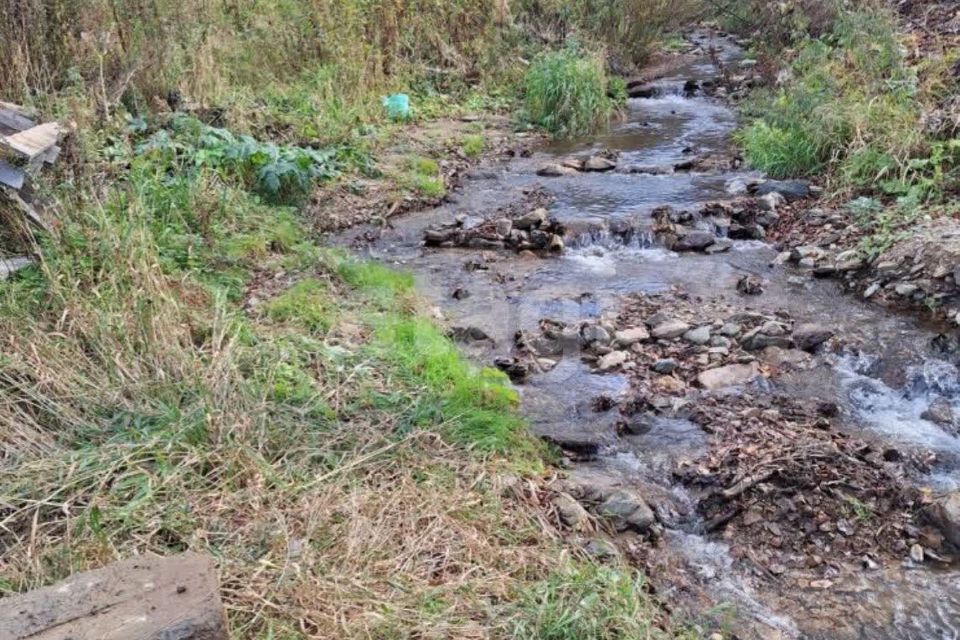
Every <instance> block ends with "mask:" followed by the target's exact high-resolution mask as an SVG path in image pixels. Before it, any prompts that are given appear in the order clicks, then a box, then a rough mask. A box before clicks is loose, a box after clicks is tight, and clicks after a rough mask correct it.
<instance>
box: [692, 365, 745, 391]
mask: <svg viewBox="0 0 960 640" xmlns="http://www.w3.org/2000/svg"><path fill="white" fill-rule="evenodd" d="M759 375H760V365H758V364H757V363H756V362H751V363H749V364H730V365H727V366H725V367H717V368H715V369H707V370H706V371H703V372H701V373H700V375H698V376H697V382H698V383H699V384H700V386H701V387H703V388H704V389H707V390H708V391H714V390H716V389H723V388H726V387H736V386H739V385H743V384H747V383H748V382H750V381H751V380H753V379H754V378H756V377H757V376H759Z"/></svg>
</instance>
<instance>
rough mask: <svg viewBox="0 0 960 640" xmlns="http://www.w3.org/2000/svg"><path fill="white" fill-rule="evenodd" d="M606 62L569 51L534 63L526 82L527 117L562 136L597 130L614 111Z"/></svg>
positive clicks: (538, 58) (528, 72) (583, 53)
mask: <svg viewBox="0 0 960 640" xmlns="http://www.w3.org/2000/svg"><path fill="white" fill-rule="evenodd" d="M607 82H608V81H607V75H606V70H605V68H604V63H603V59H602V58H601V57H600V56H597V55H595V54H589V53H585V52H583V51H579V50H577V49H572V48H567V49H562V50H560V51H553V52H549V53H544V54H542V55H540V56H538V57H537V59H536V60H534V62H533V64H532V65H531V67H530V70H529V71H527V75H526V77H525V79H524V104H525V110H526V117H527V118H528V119H529V120H530V121H531V122H533V123H534V124H536V125H537V126H540V127H543V128H544V129H546V130H547V131H549V132H551V133H553V134H554V135H556V136H558V137H571V136H578V135H583V134H586V133H590V132H592V131H595V130H596V129H597V128H598V127H600V126H602V125H603V124H605V123H606V122H607V121H608V120H609V118H610V115H611V114H612V112H613V109H614V103H613V101H612V100H611V99H610V98H609V97H608V95H607Z"/></svg>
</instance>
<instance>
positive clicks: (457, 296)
mask: <svg viewBox="0 0 960 640" xmlns="http://www.w3.org/2000/svg"><path fill="white" fill-rule="evenodd" d="M450 297H451V298H453V299H454V300H466V299H467V298H469V297H470V291H468V290H467V289H464V288H463V287H457V288H456V289H454V290H453V293H451V294H450Z"/></svg>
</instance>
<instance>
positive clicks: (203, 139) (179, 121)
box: [137, 116, 338, 204]
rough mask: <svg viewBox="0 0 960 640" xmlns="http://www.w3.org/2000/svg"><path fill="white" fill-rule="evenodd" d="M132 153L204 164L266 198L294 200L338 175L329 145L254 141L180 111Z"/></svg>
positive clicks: (183, 163) (181, 165)
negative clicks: (307, 145)
mask: <svg viewBox="0 0 960 640" xmlns="http://www.w3.org/2000/svg"><path fill="white" fill-rule="evenodd" d="M137 153H138V154H139V155H141V156H147V157H150V158H153V159H155V160H165V161H166V162H168V163H170V164H171V165H175V166H176V167H177V168H178V169H181V170H189V169H190V168H194V169H208V170H212V171H215V172H217V173H220V174H221V175H223V176H224V177H232V178H235V179H238V180H240V181H241V183H242V184H244V185H245V186H246V187H247V188H249V189H250V190H252V191H254V192H256V193H258V194H260V195H261V196H264V197H265V198H267V199H268V200H269V201H271V202H274V203H278V204H283V203H290V204H294V203H297V202H299V201H300V200H301V199H302V198H303V197H304V196H306V195H307V194H308V193H309V192H310V189H311V187H312V186H313V184H314V182H315V181H316V180H328V179H331V178H333V177H335V176H337V175H338V170H337V153H336V150H335V149H310V148H306V147H296V146H283V145H276V144H273V143H269V142H260V141H258V140H256V139H254V138H252V137H250V136H245V135H240V136H238V135H235V134H233V133H232V132H230V131H228V130H227V129H220V128H217V127H211V126H208V125H205V124H203V123H201V122H200V121H198V120H196V119H195V118H191V117H188V116H180V117H177V118H176V119H174V121H173V123H172V125H171V128H170V130H169V131H168V130H167V129H161V130H159V131H157V132H156V133H155V134H153V135H152V136H151V137H150V138H149V139H147V140H146V141H145V142H143V143H142V144H140V145H139V146H138V147H137Z"/></svg>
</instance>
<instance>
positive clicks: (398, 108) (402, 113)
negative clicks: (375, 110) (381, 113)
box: [383, 93, 410, 120]
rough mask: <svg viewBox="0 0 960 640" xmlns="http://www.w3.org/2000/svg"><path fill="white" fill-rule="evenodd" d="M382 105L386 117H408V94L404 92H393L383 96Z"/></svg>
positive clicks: (402, 118) (401, 118)
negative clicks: (385, 111)
mask: <svg viewBox="0 0 960 640" xmlns="http://www.w3.org/2000/svg"><path fill="white" fill-rule="evenodd" d="M383 106H384V108H385V109H386V110H387V117H388V118H390V119H391V120H409V119H410V96H408V95H407V94H405V93H394V94H393V95H390V96H387V97H385V98H384V99H383Z"/></svg>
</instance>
